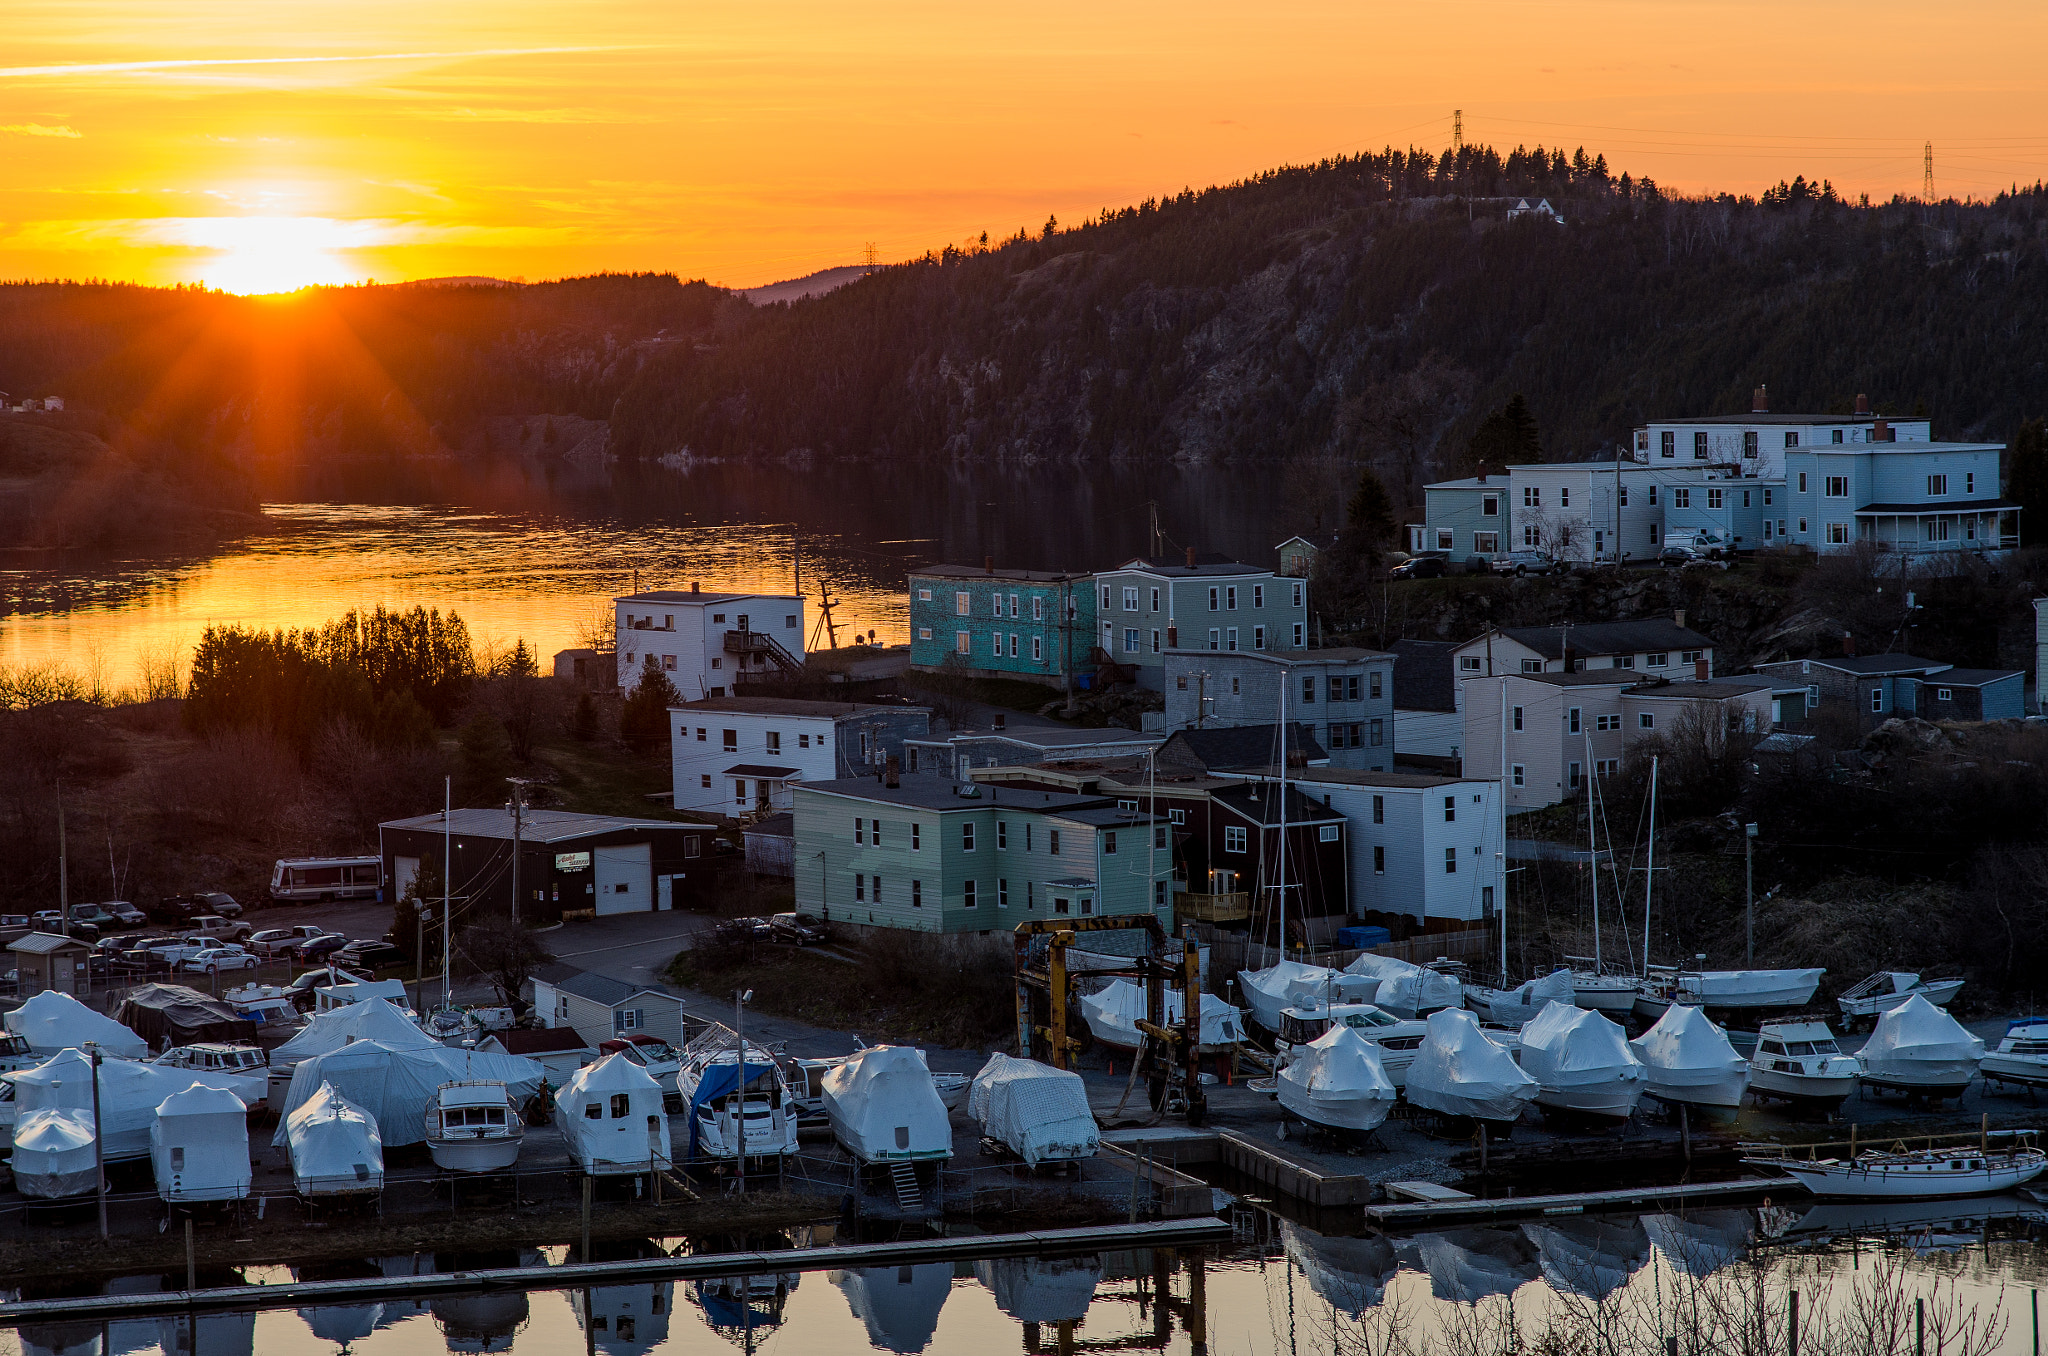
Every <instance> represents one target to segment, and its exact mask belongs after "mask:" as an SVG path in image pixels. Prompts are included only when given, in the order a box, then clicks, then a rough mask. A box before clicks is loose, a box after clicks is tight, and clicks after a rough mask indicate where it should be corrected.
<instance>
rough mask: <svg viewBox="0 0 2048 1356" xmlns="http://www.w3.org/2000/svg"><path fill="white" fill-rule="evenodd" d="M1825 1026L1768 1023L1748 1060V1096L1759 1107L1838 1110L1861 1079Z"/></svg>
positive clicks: (1852, 1058)
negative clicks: (1774, 1105)
mask: <svg viewBox="0 0 2048 1356" xmlns="http://www.w3.org/2000/svg"><path fill="white" fill-rule="evenodd" d="M1862 1074H1863V1066H1862V1064H1861V1063H1859V1062H1858V1061H1857V1059H1856V1057H1855V1056H1854V1055H1845V1054H1843V1053H1842V1047H1841V1046H1839V1045H1837V1044H1836V1043H1835V1033H1834V1032H1832V1031H1830V1030H1828V1024H1827V1023H1826V1022H1765V1023H1764V1024H1763V1025H1762V1027H1760V1028H1759V1029H1758V1031H1757V1040H1756V1050H1755V1052H1754V1053H1753V1054H1751V1055H1750V1057H1749V1090H1750V1091H1751V1092H1752V1093H1754V1094H1755V1095H1756V1097H1757V1099H1758V1100H1759V1101H1764V1100H1769V1101H1778V1102H1791V1103H1804V1104H1808V1105H1813V1106H1823V1107H1827V1108H1829V1109H1832V1108H1834V1107H1838V1106H1840V1105H1841V1104H1842V1102H1843V1101H1844V1100H1846V1099H1847V1098H1848V1096H1849V1094H1850V1093H1852V1092H1854V1091H1856V1083H1857V1080H1858V1079H1859V1078H1861V1077H1862Z"/></svg>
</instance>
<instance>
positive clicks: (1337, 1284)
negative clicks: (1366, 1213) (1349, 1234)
mask: <svg viewBox="0 0 2048 1356" xmlns="http://www.w3.org/2000/svg"><path fill="white" fill-rule="evenodd" d="M1280 1241H1281V1244H1282V1245H1283V1246H1284V1247H1285V1248H1286V1249H1287V1255H1288V1256H1289V1257H1291V1258H1293V1259H1294V1264H1295V1265H1296V1266H1298V1267H1300V1268H1301V1274H1302V1275H1303V1276H1305V1277H1307V1278H1308V1285H1309V1289H1311V1290H1313V1291H1314V1292H1315V1293H1316V1294H1317V1295H1319V1296H1320V1297H1321V1298H1323V1299H1324V1300H1326V1301H1327V1302H1328V1303H1329V1304H1330V1306H1331V1307H1332V1308H1334V1309H1336V1310H1338V1311H1339V1312H1341V1313H1346V1314H1349V1315H1351V1316H1352V1317H1353V1318H1357V1317H1358V1316H1359V1315H1361V1314H1363V1313H1364V1312H1365V1311H1366V1310H1367V1309H1370V1308H1372V1307H1373V1306H1374V1305H1375V1304H1378V1303H1379V1302H1380V1299H1381V1297H1382V1296H1384V1295H1385V1294H1386V1290H1387V1282H1388V1281H1389V1280H1391V1279H1392V1278H1393V1275H1394V1273H1395V1272H1396V1271H1398V1270H1399V1269H1400V1265H1401V1263H1400V1259H1399V1258H1397V1257H1395V1256H1394V1245H1393V1244H1391V1243H1389V1242H1388V1241H1387V1240H1386V1239H1384V1238H1344V1237H1341V1236H1334V1235H1330V1234H1319V1233H1316V1232H1315V1231H1314V1230H1311V1229H1304V1228H1302V1227H1301V1226H1300V1225H1298V1224H1290V1223H1288V1222H1286V1221H1285V1220H1283V1221H1281V1224H1280Z"/></svg>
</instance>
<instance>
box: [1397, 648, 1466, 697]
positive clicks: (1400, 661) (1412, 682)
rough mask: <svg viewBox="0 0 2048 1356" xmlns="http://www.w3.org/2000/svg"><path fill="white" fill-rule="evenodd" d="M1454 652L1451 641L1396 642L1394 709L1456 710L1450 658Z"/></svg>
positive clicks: (1454, 675)
mask: <svg viewBox="0 0 2048 1356" xmlns="http://www.w3.org/2000/svg"><path fill="white" fill-rule="evenodd" d="M1457 650H1458V644H1457V642H1456V641H1451V640H1397V641H1395V642H1394V644H1393V651H1394V709H1395V710H1397V711H1455V710H1457V709H1458V678H1457V665H1456V661H1455V660H1454V659H1453V658H1452V656H1453V655H1455V654H1456V653H1457Z"/></svg>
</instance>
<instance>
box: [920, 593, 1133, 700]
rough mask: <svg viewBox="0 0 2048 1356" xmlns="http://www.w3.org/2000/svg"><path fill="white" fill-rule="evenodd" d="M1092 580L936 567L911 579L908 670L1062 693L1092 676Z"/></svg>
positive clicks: (1093, 627)
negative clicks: (1074, 680)
mask: <svg viewBox="0 0 2048 1356" xmlns="http://www.w3.org/2000/svg"><path fill="white" fill-rule="evenodd" d="M1092 579H1093V576H1092V575H1088V574H1075V573H1069V572H1064V571H1051V570H998V569H995V568H993V567H992V566H990V567H984V568H982V569H978V570H977V569H972V568H970V567H968V566H965V565H933V566H930V567H928V568H926V569H923V570H919V571H917V572H916V573H913V574H912V575H911V576H910V666H911V667H912V668H914V669H919V670H922V671H924V672H927V673H933V672H938V671H939V670H940V669H942V668H943V669H945V670H947V671H948V672H958V671H963V670H964V671H965V672H966V673H967V674H968V675H969V676H972V677H976V678H1022V679H1025V680H1027V681H1030V682H1036V683H1044V684H1046V685H1047V686H1049V687H1055V688H1059V689H1061V690H1062V691H1064V690H1065V689H1066V688H1067V686H1068V684H1069V681H1070V679H1071V677H1072V675H1074V674H1076V673H1079V672H1083V671H1087V670H1091V669H1092V668H1093V667H1094V666H1093V665H1091V664H1090V663H1089V662H1088V655H1089V651H1090V649H1091V648H1092V647H1093V646H1094V644H1095V641H1094V639H1093V637H1094V634H1095V590H1094V588H1093V587H1092V586H1091V581H1092Z"/></svg>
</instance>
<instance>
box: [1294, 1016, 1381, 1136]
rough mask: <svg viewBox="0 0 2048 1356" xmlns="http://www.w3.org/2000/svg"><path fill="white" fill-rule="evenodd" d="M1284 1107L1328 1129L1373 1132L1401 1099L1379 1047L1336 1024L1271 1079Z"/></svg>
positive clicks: (1351, 1030)
mask: <svg viewBox="0 0 2048 1356" xmlns="http://www.w3.org/2000/svg"><path fill="white" fill-rule="evenodd" d="M1273 1088H1274V1092H1275V1095H1276V1096H1278V1098H1279V1099H1280V1105H1281V1106H1283V1107H1285V1108H1286V1109H1287V1110H1289V1111H1291V1112H1293V1113H1294V1114H1295V1115H1297V1116H1299V1117H1301V1118H1302V1119H1303V1120H1305V1121H1307V1122H1309V1123H1310V1124H1311V1125H1320V1126H1322V1127H1323V1128H1324V1129H1326V1130H1372V1129H1376V1128H1377V1127H1378V1126H1379V1124H1380V1123H1381V1122H1382V1121H1384V1120H1386V1118H1387V1113H1388V1112H1389V1111H1391V1110H1393V1106H1394V1100H1395V1098H1396V1096H1397V1095H1398V1094H1397V1093H1396V1092H1395V1090H1394V1082H1393V1080H1392V1079H1390V1078H1388V1077H1387V1071H1386V1070H1385V1069H1384V1068H1383V1067H1381V1063H1380V1051H1379V1047H1377V1046H1375V1045H1374V1044H1372V1042H1370V1041H1368V1040H1366V1039H1365V1037H1363V1036H1361V1035H1360V1034H1359V1033H1358V1032H1357V1031H1356V1030H1355V1029H1353V1028H1351V1027H1348V1026H1333V1027H1331V1028H1330V1029H1329V1030H1328V1031H1326V1032H1324V1033H1323V1034H1322V1035H1321V1036H1319V1037H1317V1038H1316V1039H1315V1040H1313V1041H1311V1042H1309V1044H1308V1045H1307V1046H1306V1047H1304V1048H1303V1050H1302V1051H1301V1053H1299V1054H1297V1055H1296V1056H1295V1058H1294V1060H1293V1061H1292V1062H1291V1063H1289V1064H1288V1065H1287V1067H1286V1068H1284V1069H1282V1070H1280V1072H1279V1073H1278V1074H1277V1075H1275V1077H1274V1080H1273Z"/></svg>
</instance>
